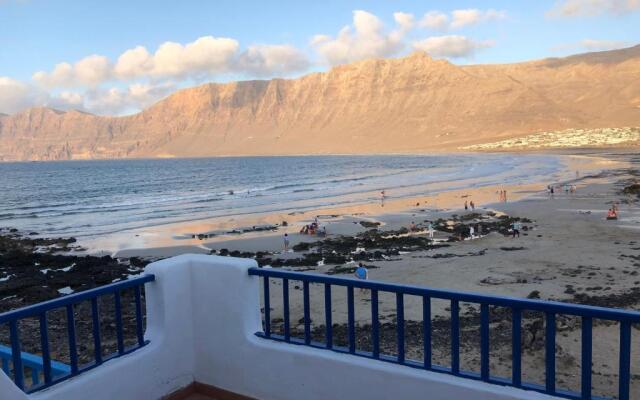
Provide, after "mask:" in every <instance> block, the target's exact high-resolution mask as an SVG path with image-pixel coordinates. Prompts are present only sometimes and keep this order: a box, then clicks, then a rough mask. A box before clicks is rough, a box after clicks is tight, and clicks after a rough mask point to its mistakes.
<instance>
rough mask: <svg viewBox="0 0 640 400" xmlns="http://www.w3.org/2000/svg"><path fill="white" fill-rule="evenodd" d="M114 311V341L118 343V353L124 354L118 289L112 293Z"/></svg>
mask: <svg viewBox="0 0 640 400" xmlns="http://www.w3.org/2000/svg"><path fill="white" fill-rule="evenodd" d="M113 297H114V301H115V311H116V341H117V343H118V354H120V355H122V354H124V333H123V331H122V304H121V301H120V291H119V290H116V291H115V292H114V293H113Z"/></svg>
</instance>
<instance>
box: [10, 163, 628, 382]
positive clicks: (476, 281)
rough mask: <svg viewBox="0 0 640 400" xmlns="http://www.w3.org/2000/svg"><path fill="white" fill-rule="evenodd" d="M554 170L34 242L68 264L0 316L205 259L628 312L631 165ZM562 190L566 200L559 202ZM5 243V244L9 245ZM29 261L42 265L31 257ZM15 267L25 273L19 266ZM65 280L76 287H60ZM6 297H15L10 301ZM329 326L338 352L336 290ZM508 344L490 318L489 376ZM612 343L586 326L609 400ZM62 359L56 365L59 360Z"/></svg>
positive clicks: (441, 327) (563, 342)
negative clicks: (191, 257)
mask: <svg viewBox="0 0 640 400" xmlns="http://www.w3.org/2000/svg"><path fill="white" fill-rule="evenodd" d="M565 160H566V162H565V164H564V165H565V167H564V168H563V169H562V170H557V171H556V172H555V173H554V174H553V175H550V176H548V177H547V178H548V179H542V177H538V178H537V179H535V180H533V181H527V182H523V183H522V184H518V183H517V182H510V183H508V184H486V185H484V184H483V185H478V182H477V180H474V179H469V180H468V181H466V180H458V181H456V186H459V187H457V188H454V189H451V190H447V188H446V187H442V188H437V187H436V186H433V185H432V186H431V187H430V188H431V189H432V190H433V191H432V192H427V193H423V194H420V195H415V194H410V195H407V196H404V195H400V194H398V193H394V191H393V190H386V191H385V198H384V199H383V198H382V197H381V196H378V193H368V194H367V195H366V196H365V197H366V198H368V199H369V200H368V201H358V202H349V203H348V204H347V205H340V206H335V205H330V206H326V207H318V208H308V209H301V210H297V209H291V208H287V207H286V206H284V207H282V210H279V211H277V212H264V213H251V214H245V215H236V216H231V217H230V216H224V217H215V218H206V219H202V220H197V221H187V222H182V223H176V224H161V225H154V226H149V227H145V228H142V229H134V230H130V231H124V232H118V233H115V234H113V235H108V236H105V237H100V238H97V239H96V238H90V239H82V238H81V239H80V240H78V241H77V242H75V241H74V242H69V243H67V242H64V243H63V248H60V247H56V246H58V245H57V244H56V242H55V241H54V242H52V243H45V245H47V246H49V247H46V246H44V247H45V252H44V253H45V254H62V257H70V258H68V259H62V260H60V259H57V260H58V261H57V266H56V267H54V268H52V269H53V271H52V275H50V276H49V277H51V276H53V277H55V278H56V280H55V281H48V283H49V286H50V289H51V291H50V292H47V293H44V294H43V293H42V291H39V292H37V293H38V296H34V291H32V290H29V289H28V288H29V287H35V286H37V285H42V284H43V282H45V281H46V280H47V279H49V277H46V276H45V277H40V276H39V278H38V279H39V280H38V281H30V280H28V279H27V280H26V281H22V285H17V286H16V282H17V280H16V278H18V279H23V277H21V276H20V271H18V270H12V271H2V272H3V277H5V278H6V277H9V279H7V280H6V281H3V282H0V298H3V299H4V300H7V301H5V302H4V303H5V304H4V305H3V306H6V307H3V308H5V309H11V308H15V307H18V306H21V305H24V304H28V303H31V302H35V301H41V300H43V299H46V298H51V297H56V296H57V295H61V294H64V293H65V292H64V290H63V291H62V292H61V291H60V290H61V289H66V288H63V287H62V286H61V285H63V284H64V285H65V286H68V290H70V291H77V290H84V289H86V288H88V287H91V286H93V285H87V282H86V281H87V280H90V281H92V282H93V281H95V279H93V277H92V276H93V275H92V276H86V274H87V273H90V274H96V273H98V272H97V269H96V268H98V269H99V264H100V263H101V262H103V263H104V262H105V260H109V262H108V264H109V266H110V267H109V268H112V269H111V272H112V273H111V274H109V275H107V276H104V277H103V279H107V281H114V280H118V279H123V278H126V276H128V275H131V274H136V273H139V272H140V271H142V269H143V268H144V265H146V264H147V263H148V262H152V261H154V260H157V259H161V258H166V257H170V256H173V255H177V254H184V253H203V254H216V255H222V256H238V257H245V258H253V259H256V261H257V263H258V264H259V265H260V266H261V267H263V268H285V269H288V270H292V271H300V272H306V273H317V274H330V275H334V276H338V277H347V278H353V277H354V274H353V272H354V270H355V267H356V266H357V263H358V262H362V263H363V264H364V265H365V266H366V267H367V268H368V272H369V279H371V280H376V281H383V282H393V283H399V284H406V285H414V286H426V287H432V288H442V289H449V290H454V291H465V292H477V293H483V294H494V295H502V296H513V297H520V298H524V297H527V298H535V299H538V298H539V299H552V300H559V301H567V302H573V303H580V304H591V305H600V306H607V307H615V308H625V309H637V308H638V307H640V291H639V290H638V288H639V287H640V275H639V273H640V235H639V234H640V207H639V206H640V203H639V201H638V200H639V197H638V195H637V194H634V193H627V194H625V193H623V192H622V191H623V189H624V188H625V187H628V186H629V185H631V184H632V183H633V182H637V181H638V180H639V179H640V166H639V165H640V160H639V159H638V157H637V156H635V155H633V154H625V153H606V154H605V153H602V152H599V153H597V154H588V155H585V154H575V155H571V156H566V159H565ZM443 185H446V183H443ZM548 185H553V186H554V188H555V190H554V192H555V193H554V194H553V196H551V195H550V194H549V192H548V190H547V186H548ZM571 186H573V187H575V192H573V191H569V190H568V189H569V188H571ZM565 189H567V190H565ZM414 190H415V188H414V189H412V191H414ZM500 191H506V192H507V201H503V200H502V199H501V196H500ZM471 201H473V202H474V204H475V210H472V209H471V208H469V209H467V210H465V209H464V207H463V206H464V204H465V202H466V203H467V205H469V204H470V202H471ZM614 203H615V204H617V207H618V208H619V219H618V220H617V221H607V220H606V218H605V217H606V214H607V210H608V209H609V208H610V207H611V206H612V205H613V204H614ZM316 219H317V221H318V225H319V226H320V227H321V228H324V229H326V232H327V235H326V236H318V235H305V234H301V233H300V229H301V228H302V227H304V226H305V225H308V224H311V223H313V222H314V221H315V220H316ZM285 222H286V223H285ZM514 222H518V223H519V224H521V225H522V230H521V232H520V236H519V237H515V238H514V237H512V233H511V231H510V229H511V227H512V224H513V223H514ZM428 224H432V225H433V226H434V228H435V235H434V239H435V240H433V241H431V240H429V238H428V232H427V230H426V227H427V226H428ZM470 226H473V227H474V229H475V234H476V236H475V237H474V238H471V237H469V227H470ZM412 227H414V229H411V228H412ZM7 232H8V231H5V233H4V235H10V234H9V233H7ZM285 233H287V235H288V237H289V238H290V250H289V251H284V250H283V235H284V234H285ZM18 234H19V232H14V233H13V235H18ZM23 234H24V235H26V236H23V237H26V239H24V243H23V244H22V245H21V246H22V247H21V248H22V249H23V251H24V252H27V253H28V252H29V251H33V254H36V250H37V248H38V244H37V243H36V241H37V239H29V236H28V235H27V234H26V233H23ZM8 240H9V239H8ZM11 240H13V239H11ZM15 240H17V239H15ZM109 240H110V241H111V242H110V243H111V246H109V245H108V243H107V241H109ZM114 243H115V246H114ZM122 243H126V246H123V245H122ZM102 244H104V245H103V246H102ZM101 246H102V247H101ZM110 247H111V248H110ZM46 249H48V250H46ZM38 251H40V252H41V253H42V249H41V250H38ZM88 255H90V257H93V258H90V260H91V261H90V262H89V261H86V263H87V264H88V265H90V266H91V268H92V269H91V271H93V272H88V271H89V269H85V270H83V269H80V268H78V267H77V266H76V267H74V266H72V267H71V268H70V269H67V271H64V269H65V268H64V266H65V265H66V264H65V263H68V264H70V265H71V263H73V265H76V263H80V261H79V260H84V259H85V258H86V256H88ZM39 257H41V256H39ZM101 257H102V258H101ZM104 257H106V258H104ZM25 259H26V260H27V261H26V262H27V263H29V262H31V261H29V256H28V255H26V256H25ZM86 260H89V259H86ZM37 262H38V263H40V262H42V260H41V259H38V261H37ZM38 268H39V269H42V268H43V267H38ZM67 268H68V267H67ZM87 268H88V267H87ZM68 274H73V275H68ZM44 275H48V274H44ZM70 276H73V277H74V279H73V280H72V281H70V282H71V283H66V284H65V283H64V282H66V281H69V280H68V279H66V278H68V277H70ZM83 277H84V278H83ZM40 278H42V279H40ZM25 279H26V278H25ZM271 284H272V291H271V307H272V310H271V317H272V326H273V329H274V330H276V331H278V330H279V329H280V330H281V329H282V317H283V312H282V300H281V297H280V296H281V293H282V291H281V290H280V288H279V287H278V285H280V284H281V283H279V282H276V281H272V282H271ZM56 285H57V286H56ZM3 286H4V287H3ZM58 286H59V287H58ZM301 286H302V285H301V284H297V283H296V282H290V296H291V299H290V307H291V321H292V329H293V335H294V336H296V335H297V336H301V335H302V332H303V325H304V318H303V310H302V290H301ZM11 287H14V288H15V287H20V288H22V289H20V290H17V291H15V293H9V292H10V291H11ZM356 292H357V293H356V303H355V309H356V314H355V316H356V323H357V337H358V346H359V348H362V349H363V350H366V348H367V346H370V339H369V338H370V329H371V325H370V324H371V318H370V312H369V308H370V297H369V296H370V294H369V293H368V292H367V291H364V292H360V291H356ZM310 306H311V315H312V321H311V326H312V330H313V336H314V339H316V340H319V341H322V339H323V331H324V327H323V323H324V322H323V321H324V301H323V287H320V286H316V285H311V302H310ZM404 307H405V309H404V315H405V320H406V332H407V333H406V340H407V358H413V359H421V357H422V354H421V351H422V350H421V348H422V345H421V343H420V340H421V339H420V338H421V337H422V333H421V323H420V321H421V318H422V301H421V299H420V298H417V297H416V298H413V297H411V296H406V298H405V300H404ZM448 307H449V304H448V303H446V302H444V301H435V300H434V301H433V303H432V315H433V329H434V333H433V335H434V363H436V364H442V365H447V363H448V357H449V356H450V354H449V353H448V350H447V349H449V345H448V343H449V342H448V341H449V340H450V339H449V331H450V320H449V317H448V315H449V308H448ZM379 310H380V320H381V324H382V325H381V332H382V333H381V334H382V338H383V340H382V347H383V350H384V351H385V352H387V353H388V354H391V355H393V354H394V351H395V350H394V348H395V347H394V346H395V336H394V335H395V327H394V326H395V313H396V309H395V297H392V296H388V295H385V294H381V295H380V298H379ZM332 315H333V323H334V332H335V333H334V337H335V340H336V343H337V344H340V343H341V342H342V343H344V341H345V340H346V328H345V327H346V321H347V307H346V291H345V293H340V292H339V291H337V292H335V293H334V294H333V303H332ZM478 315H479V314H478V309H477V307H475V308H474V307H472V306H470V305H467V304H464V303H462V304H461V316H462V320H461V335H462V336H461V337H462V340H461V343H462V351H461V353H462V354H461V367H462V368H463V369H467V370H475V371H478V370H479V339H478V333H477V332H478V318H479V317H478ZM558 324H559V326H558V332H559V333H558V342H557V353H556V356H557V360H558V365H559V368H558V384H559V386H560V387H563V388H568V389H573V390H577V389H579V382H580V379H579V377H580V360H579V357H577V355H579V354H580V352H579V351H580V329H579V327H580V325H579V321H577V320H573V319H570V318H567V319H562V320H559V322H558ZM53 325H55V324H53ZM61 328H62V325H61ZM509 332H510V316H509V315H504V312H501V310H500V309H492V318H491V341H492V350H491V351H492V358H491V372H492V374H495V375H498V376H509V374H510V369H509V366H510V343H509V342H508V339H509V337H510V335H509ZM523 332H524V333H523V341H524V343H523V349H524V355H523V374H524V375H523V379H525V380H527V381H532V382H537V383H541V382H543V381H544V375H543V374H544V367H543V366H544V335H543V330H542V320H541V315H535V314H525V316H524V319H523ZM0 334H2V333H1V332H0ZM617 335H618V329H617V326H610V325H604V324H601V323H598V321H594V359H593V360H594V371H598V373H597V374H594V377H593V380H594V393H596V394H607V393H609V394H610V393H611V390H612V389H611V388H612V387H614V386H615V382H616V374H617V372H616V368H617V366H616V365H617V364H616V357H617V355H615V354H613V353H615V351H614V349H615V348H616V346H617V340H618V339H617V338H618V336H617ZM27 343H28V342H27ZM26 346H27V348H28V344H27V345H26ZM638 346H640V341H639V340H638V337H637V335H633V349H640V347H638ZM60 356H61V357H63V358H64V357H65V352H64V348H62V349H61V351H60ZM633 373H634V371H632V374H633ZM612 385H613V386H612ZM639 390H640V383H639V380H638V379H636V378H634V379H633V382H632V391H634V392H637V391H639Z"/></svg>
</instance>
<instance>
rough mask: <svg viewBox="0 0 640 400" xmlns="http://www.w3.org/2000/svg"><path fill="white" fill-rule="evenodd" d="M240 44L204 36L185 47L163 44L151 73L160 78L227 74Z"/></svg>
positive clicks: (156, 55) (176, 44) (155, 57)
mask: <svg viewBox="0 0 640 400" xmlns="http://www.w3.org/2000/svg"><path fill="white" fill-rule="evenodd" d="M239 47H240V44H239V43H238V41H237V40H234V39H229V38H215V37H213V36H204V37H201V38H198V39H197V40H195V41H193V42H191V43H187V44H186V45H182V44H180V43H175V42H166V43H163V44H162V45H161V46H160V47H159V48H158V50H157V51H156V52H155V54H154V55H153V68H152V70H151V71H150V72H151V74H152V75H154V76H157V77H173V78H185V77H202V76H211V75H215V74H220V73H225V72H228V71H229V69H230V66H231V64H232V62H233V58H234V56H235V55H236V53H237V51H238V49H239Z"/></svg>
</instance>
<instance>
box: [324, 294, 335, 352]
mask: <svg viewBox="0 0 640 400" xmlns="http://www.w3.org/2000/svg"><path fill="white" fill-rule="evenodd" d="M331 313H332V311H331V285H330V284H328V283H325V284H324V321H325V322H324V324H325V342H326V346H327V349H331V348H333V321H332V314H331Z"/></svg>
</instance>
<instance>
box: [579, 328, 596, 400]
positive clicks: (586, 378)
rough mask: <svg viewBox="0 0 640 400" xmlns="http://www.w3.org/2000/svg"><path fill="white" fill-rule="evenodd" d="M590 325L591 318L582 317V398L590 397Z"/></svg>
mask: <svg viewBox="0 0 640 400" xmlns="http://www.w3.org/2000/svg"><path fill="white" fill-rule="evenodd" d="M592 325H593V320H592V319H591V318H590V317H582V362H581V364H582V379H581V387H582V390H581V393H582V398H583V399H590V398H591V361H592V347H591V346H592V338H591V333H592V329H591V328H592Z"/></svg>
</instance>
